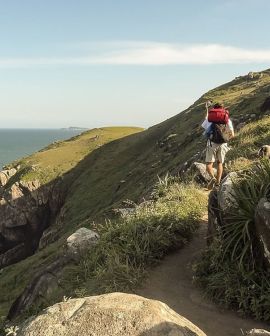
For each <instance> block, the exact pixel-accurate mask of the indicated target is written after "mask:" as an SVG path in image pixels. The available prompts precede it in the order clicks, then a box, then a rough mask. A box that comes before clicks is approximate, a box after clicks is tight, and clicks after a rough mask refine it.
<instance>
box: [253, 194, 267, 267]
mask: <svg viewBox="0 0 270 336" xmlns="http://www.w3.org/2000/svg"><path fill="white" fill-rule="evenodd" d="M255 225H256V232H257V237H258V238H259V241H260V245H261V249H262V255H263V257H264V260H265V262H266V264H267V266H268V267H270V201H269V200H267V199H266V198H262V199H261V200H260V202H259V204H258V206H257V209H256V214H255Z"/></svg>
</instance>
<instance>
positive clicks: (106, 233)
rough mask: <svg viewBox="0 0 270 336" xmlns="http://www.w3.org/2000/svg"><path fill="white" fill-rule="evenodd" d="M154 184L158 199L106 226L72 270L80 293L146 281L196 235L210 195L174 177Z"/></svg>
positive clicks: (126, 288)
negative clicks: (151, 271)
mask: <svg viewBox="0 0 270 336" xmlns="http://www.w3.org/2000/svg"><path fill="white" fill-rule="evenodd" d="M166 179H167V178H166ZM161 184H162V185H161ZM164 185H166V188H165V189H166V191H165V189H164ZM154 190H155V195H152V196H154V200H152V201H146V202H144V203H142V204H141V205H139V206H137V208H136V209H135V212H134V213H131V214H129V215H126V216H124V217H122V218H120V219H118V220H114V221H107V222H106V223H105V224H104V225H103V226H102V228H101V229H100V235H101V238H100V241H99V243H98V244H97V245H96V247H95V248H94V250H92V251H91V253H89V254H88V255H86V256H85V257H84V259H83V260H82V261H81V263H80V265H79V268H77V269H76V270H75V271H74V270H73V272H72V273H71V274H70V275H69V281H70V279H71V278H72V279H75V283H73V285H72V287H73V288H74V287H76V291H75V292H76V293H75V294H77V295H78V296H80V295H86V294H93V293H104V292H113V291H130V290H132V289H133V288H134V287H135V286H137V285H138V284H139V283H140V282H141V280H142V278H143V277H144V276H145V274H146V267H147V266H149V265H153V264H155V263H156V262H157V261H158V260H160V259H161V258H162V257H163V256H164V255H165V254H166V253H168V252H169V251H171V250H174V249H178V248H181V247H182V246H184V245H185V244H186V243H187V242H188V241H189V240H190V239H191V237H192V234H193V232H194V231H195V230H196V228H197V226H198V224H199V222H200V219H201V217H202V214H203V213H204V212H205V208H206V203H207V197H206V195H205V194H204V193H203V192H202V191H200V190H199V189H197V188H196V187H195V186H194V185H190V186H187V185H184V184H178V183H175V181H174V180H172V179H170V180H167V182H166V183H165V182H164V181H162V183H161V181H159V186H156V188H155V189H154ZM161 190H162V193H161ZM160 194H162V196H161V197H159V196H158V195H160ZM70 294H71V295H72V296H74V293H70Z"/></svg>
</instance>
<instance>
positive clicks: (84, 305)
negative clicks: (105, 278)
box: [17, 293, 206, 336]
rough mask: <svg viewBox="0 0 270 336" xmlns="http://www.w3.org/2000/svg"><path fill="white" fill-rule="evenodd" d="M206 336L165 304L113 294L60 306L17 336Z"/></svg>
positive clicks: (27, 323) (134, 296)
mask: <svg viewBox="0 0 270 336" xmlns="http://www.w3.org/2000/svg"><path fill="white" fill-rule="evenodd" d="M78 334H79V335H80V336H89V335H95V336H105V335H106V336H122V335H125V336H173V335H174V336H206V335H205V333H204V332H202V331H201V330H200V329H199V328H198V327H196V326H195V325H194V324H192V323H191V322H190V321H188V320H187V319H185V318H184V317H182V316H180V315H178V314H177V313H175V312H174V311H173V310H172V309H170V308H169V307H168V306H167V305H165V304H164V303H162V302H159V301H154V300H149V299H145V298H143V297H140V296H137V295H131V294H122V293H112V294H107V295H101V296H93V297H86V298H82V299H73V300H69V301H67V302H62V303H58V304H56V305H54V306H52V307H50V308H48V309H46V310H45V311H44V312H43V313H41V314H40V315H38V316H37V317H35V318H32V319H30V320H28V321H26V322H25V324H23V325H22V326H20V328H19V331H18V333H17V336H30V335H31V336H42V335H44V336H45V335H46V336H52V335H58V336H75V335H78Z"/></svg>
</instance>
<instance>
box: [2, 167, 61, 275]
mask: <svg viewBox="0 0 270 336" xmlns="http://www.w3.org/2000/svg"><path fill="white" fill-rule="evenodd" d="M10 171H11V172H10V176H11V174H13V173H15V170H14V171H13V170H12V169H11V170H10ZM1 173H3V172H1ZM1 173H0V175H1ZM2 182H3V181H2ZM64 197H65V193H64V192H63V190H62V185H61V180H60V179H59V180H55V181H53V182H51V183H49V184H47V185H41V184H40V182H39V181H38V180H36V181H28V182H24V181H17V182H14V183H13V184H11V185H9V184H5V186H3V187H1V188H0V269H1V268H3V267H6V266H9V265H11V264H13V263H14V262H17V261H20V260H22V259H24V258H26V257H27V256H29V255H31V254H33V253H34V252H35V250H36V249H37V247H38V244H39V240H40V238H41V236H42V233H43V231H44V230H45V229H46V228H47V227H49V226H50V225H51V223H52V222H53V220H54V219H55V217H56V215H57V213H58V211H59V209H60V208H61V205H62V204H63V201H64Z"/></svg>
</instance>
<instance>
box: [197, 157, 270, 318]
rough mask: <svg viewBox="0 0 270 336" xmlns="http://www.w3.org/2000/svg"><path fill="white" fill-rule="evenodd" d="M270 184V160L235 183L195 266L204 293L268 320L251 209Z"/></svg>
mask: <svg viewBox="0 0 270 336" xmlns="http://www.w3.org/2000/svg"><path fill="white" fill-rule="evenodd" d="M269 185H270V162H269V160H262V161H261V162H260V163H259V164H258V165H257V166H256V167H254V168H253V169H252V170H250V171H248V172H246V173H245V174H243V175H242V176H240V178H239V180H237V181H236V182H235V186H234V191H235V198H236V205H235V208H233V209H231V211H230V213H228V214H227V216H226V220H225V222H226V224H225V225H224V226H223V227H222V228H221V230H220V231H219V236H218V237H216V239H215V241H214V243H213V244H212V245H211V246H210V247H209V248H208V249H207V250H206V252H205V253H204V255H203V258H202V260H201V262H200V263H198V264H197V265H196V267H195V269H196V274H197V280H198V282H199V283H200V284H201V285H202V286H203V287H204V288H205V289H206V292H207V294H208V295H209V296H210V297H212V298H213V299H214V300H215V301H217V302H218V303H220V304H221V305H223V306H225V307H230V308H233V309H235V310H238V311H239V312H242V313H245V314H249V315H252V316H253V317H255V318H257V319H261V320H265V321H270V296H269V291H270V279H269V275H270V274H269V271H268V270H266V269H264V267H263V265H262V263H261V258H260V255H259V249H258V242H257V241H256V237H255V235H254V232H255V210H256V207H257V204H258V202H259V200H260V199H261V198H262V197H264V196H265V194H266V192H267V190H268V189H269Z"/></svg>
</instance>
